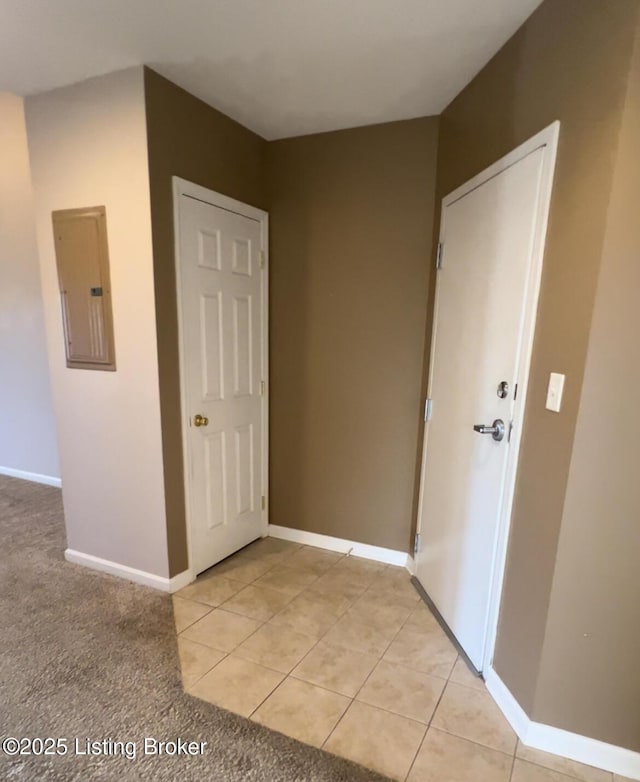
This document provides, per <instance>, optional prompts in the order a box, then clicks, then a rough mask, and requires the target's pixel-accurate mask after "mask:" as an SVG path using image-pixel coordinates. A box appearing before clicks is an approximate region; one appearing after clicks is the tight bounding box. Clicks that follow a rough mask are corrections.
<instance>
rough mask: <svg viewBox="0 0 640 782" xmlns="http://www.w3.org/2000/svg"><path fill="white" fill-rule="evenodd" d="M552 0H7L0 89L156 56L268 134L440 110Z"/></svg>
mask: <svg viewBox="0 0 640 782" xmlns="http://www.w3.org/2000/svg"><path fill="white" fill-rule="evenodd" d="M539 4H540V0H0V90H7V91H10V92H15V93H18V94H20V95H28V94H32V93H36V92H42V91H45V90H49V89H52V88H54V87H59V86H62V85H66V84H70V83H73V82H77V81H81V80H83V79H86V78H88V77H90V76H97V75H100V74H103V73H108V72H110V71H115V70H119V69H121V68H126V67H129V66H131V65H139V64H143V63H144V64H148V65H150V66H151V67H153V68H154V69H155V70H157V71H158V72H159V73H161V74H163V75H164V76H166V77H167V78H169V79H171V80H172V81H174V82H176V83H177V84H179V85H180V86H182V87H184V88H185V89H187V90H188V91H189V92H191V93H193V94H194V95H197V96H198V97H199V98H202V100H204V101H206V102H207V103H210V104H211V105H212V106H215V107H216V108H218V109H220V110H221V111H223V112H225V113H226V114H228V115H230V116H231V117H233V118H234V119H236V120H238V121H239V122H242V123H243V124H244V125H246V126H247V127H249V128H251V129H252V130H255V131H256V132H258V133H260V134H261V135H262V136H264V137H265V138H268V139H273V138H282V137H286V136H296V135H301V134H304V133H314V132H318V131H324V130H334V129H337V128H345V127H352V126H356V125H365V124H371V123H376V122H386V121H390V120H396V119H407V118H410V117H418V116H423V115H429V114H438V113H439V112H440V111H441V110H442V109H443V108H444V107H445V106H446V105H447V103H448V102H449V101H450V100H451V99H452V98H453V97H454V96H455V95H456V94H457V93H458V92H459V91H460V90H461V89H462V87H464V86H465V84H467V83H468V82H469V81H470V79H471V78H472V77H473V76H474V75H475V74H476V73H477V72H478V71H479V70H480V68H481V67H482V66H483V65H484V64H485V63H486V62H487V61H488V60H489V59H490V58H491V56H492V55H493V54H494V53H495V52H496V51H497V50H498V49H499V48H500V46H501V45H502V44H503V43H504V42H505V41H506V40H507V39H508V38H509V37H510V36H511V34H512V33H513V32H515V30H516V29H517V28H518V27H519V26H520V25H521V24H522V22H523V21H524V20H525V19H526V18H527V17H528V16H529V15H530V14H531V12H532V11H533V10H534V9H535V8H536V7H537V6H538V5H539Z"/></svg>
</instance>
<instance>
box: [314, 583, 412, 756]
mask: <svg viewBox="0 0 640 782" xmlns="http://www.w3.org/2000/svg"><path fill="white" fill-rule="evenodd" d="M370 588H371V584H369V586H368V587H367V588H366V589H365V590H364V592H363V593H362V595H360V597H362V596H363V595H365V594H366V593H367V592H368V591H369V589H370ZM358 599H360V598H358ZM414 610H415V608H413V609H411V611H410V612H409V614H408V616H407V618H406V619H405V620H404V622H403V623H402V624H401V625H400V627H399V628H398V631H397V632H396V633H395V634H394V636H393V638H392V639H391V640H390V641H389V643H388V644H387V646H386V647H385V649H384V652H382V654H381V655H380V656H379V657H378V662H377V663H376V664H375V665H374V666H373V668H372V670H371V671H370V672H369V674H368V676H367V677H366V678H365V680H364V682H363V683H362V684H361V685H360V687H359V688H358V690H357V691H356V694H355V695H354V696H353V697H352V698H351V703H350V704H349V705H348V706H347V708H346V709H345V710H344V713H343V714H342V716H341V717H340V719H339V720H338V721H337V722H336V724H335V725H334V726H333V729H332V730H331V732H330V733H329V735H328V736H327V738H326V739H325V740H324V742H323V743H322V746H321V748H324V747H325V746H326V744H327V742H328V741H329V739H330V738H331V736H332V735H333V734H334V733H335V731H336V730H337V728H338V726H339V725H340V723H341V722H342V720H343V719H344V717H345V715H346V714H347V712H348V711H349V709H350V708H351V706H352V705H353V704H354V703H355V702H356V698H357V697H358V695H359V694H360V692H361V691H362V688H363V687H364V686H365V684H366V683H367V682H368V681H369V679H370V677H371V676H372V674H373V672H374V671H375V670H376V668H377V667H378V665H379V664H380V663H381V662H382V659H383V657H384V655H385V654H386V653H387V652H388V650H389V647H390V646H391V644H392V643H393V642H394V641H395V639H396V638H397V637H398V634H399V633H400V631H401V630H402V628H403V627H404V626H405V624H406V623H407V622H408V620H409V617H410V616H411V614H412V613H413V611H414ZM372 656H373V655H372ZM358 702H360V701H358ZM365 705H370V704H365ZM374 708H378V707H374ZM383 711H387V713H388V714H395V712H390V711H388V710H387V709H383ZM396 716H402V715H396ZM405 719H410V718H409V717H405ZM414 722H417V720H414ZM418 724H422V723H418ZM427 729H428V728H425V735H426V731H427ZM422 740H423V741H424V736H423V738H422ZM420 744H422V741H421V742H420ZM416 754H417V752H416ZM414 761H415V757H414ZM411 765H413V761H412V762H411Z"/></svg>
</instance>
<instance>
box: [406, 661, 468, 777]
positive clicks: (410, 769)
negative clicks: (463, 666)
mask: <svg viewBox="0 0 640 782" xmlns="http://www.w3.org/2000/svg"><path fill="white" fill-rule="evenodd" d="M458 656H459V655H458ZM456 661H457V658H456ZM453 667H455V663H454V664H453ZM453 667H452V668H451V672H452V673H453ZM449 676H451V673H450V674H449ZM448 685H449V679H446V681H445V684H444V687H443V688H442V692H441V693H440V695H439V697H438V700H437V702H436V705H435V706H434V709H433V711H432V712H431V716H430V717H429V722H428V723H427V729H426V730H425V732H424V736H423V737H422V741H421V742H420V746H419V747H418V749H417V750H416V754H415V755H414V756H413V760H412V761H411V765H410V766H409V770H408V771H407V774H406V776H405V781H406V780H407V779H408V778H409V776H410V774H411V771H412V770H413V767H414V766H415V764H416V760H417V759H418V755H419V754H420V750H421V749H422V747H423V745H424V742H425V741H426V738H427V734H428V733H429V731H430V730H431V725H432V723H433V718H434V717H435V716H436V712H437V711H438V707H439V706H440V703H441V701H442V698H443V697H444V693H445V690H446V689H447V686H448Z"/></svg>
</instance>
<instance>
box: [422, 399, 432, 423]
mask: <svg viewBox="0 0 640 782" xmlns="http://www.w3.org/2000/svg"><path fill="white" fill-rule="evenodd" d="M432 413H433V399H427V401H426V402H425V403H424V420H425V421H430V420H431V414H432Z"/></svg>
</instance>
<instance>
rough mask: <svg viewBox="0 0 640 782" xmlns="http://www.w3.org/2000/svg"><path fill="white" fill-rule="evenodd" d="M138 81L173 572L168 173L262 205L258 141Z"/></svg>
mask: <svg viewBox="0 0 640 782" xmlns="http://www.w3.org/2000/svg"><path fill="white" fill-rule="evenodd" d="M144 82H145V101H146V110H147V136H148V155H149V181H150V188H151V218H152V234H153V259H154V275H155V297H156V325H157V331H158V370H159V383H160V408H161V417H162V454H163V463H164V476H165V487H166V490H165V501H166V516H167V537H168V548H169V571H170V575H171V576H174V575H176V574H177V573H180V572H182V571H183V570H185V569H186V568H187V566H188V555H187V539H186V522H185V510H184V483H183V461H182V434H181V432H182V430H181V413H180V376H179V363H178V321H177V309H176V306H177V305H176V285H175V266H174V244H173V192H172V182H171V178H172V176H179V177H182V178H184V179H188V180H189V181H191V182H196V183H197V184H199V185H203V186H204V187H208V188H210V189H212V190H215V191H217V192H219V193H223V194H224V195H227V196H231V197H232V198H237V199H238V200H240V201H244V202H245V203H248V204H252V205H254V206H259V207H262V208H264V207H265V203H266V202H265V186H264V178H263V174H264V154H265V148H266V142H265V141H264V140H263V139H262V138H260V137H259V136H257V135H256V134H255V133H252V132H251V131H250V130H247V129H246V128H244V127H243V126H242V125H239V124H238V123H237V122H234V121H233V120H231V119H229V118H228V117H226V116H225V115H224V114H221V113H220V112H219V111H216V110H215V109H213V108H211V107H210V106H208V105H207V104H206V103H203V102H202V101H200V100H198V99H197V98H194V97H193V96H192V95H190V94H189V93H188V92H185V91H184V90H183V89H181V88H180V87H177V86H176V85H175V84H172V83H171V82H170V81H167V80H166V79H164V78H162V76H159V75H158V74H157V73H155V72H154V71H152V70H150V69H149V68H145V80H144Z"/></svg>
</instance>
